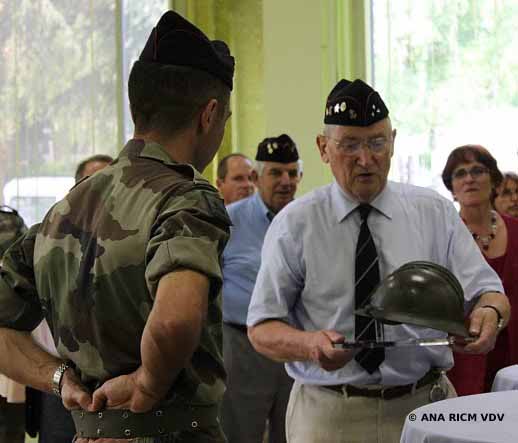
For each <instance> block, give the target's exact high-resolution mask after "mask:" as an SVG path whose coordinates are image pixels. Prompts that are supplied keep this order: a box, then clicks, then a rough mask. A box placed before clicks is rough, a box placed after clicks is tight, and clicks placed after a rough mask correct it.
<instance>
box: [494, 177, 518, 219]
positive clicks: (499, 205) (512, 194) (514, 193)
mask: <svg viewBox="0 0 518 443" xmlns="http://www.w3.org/2000/svg"><path fill="white" fill-rule="evenodd" d="M494 206H495V209H496V210H497V211H498V212H499V213H500V214H504V215H508V216H509V217H518V175H517V174H515V173H514V172H506V173H504V179H503V180H502V183H501V185H500V186H499V187H498V188H497V189H496V197H495V204H494Z"/></svg>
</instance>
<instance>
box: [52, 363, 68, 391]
mask: <svg viewBox="0 0 518 443" xmlns="http://www.w3.org/2000/svg"><path fill="white" fill-rule="evenodd" d="M71 367H72V363H71V362H69V361H64V362H63V363H61V364H60V365H59V366H58V368H57V369H56V370H55V372H54V375H53V376H52V392H53V393H54V394H56V395H57V396H58V397H61V384H62V382H63V375H64V374H65V371H66V370H67V369H68V368H71Z"/></svg>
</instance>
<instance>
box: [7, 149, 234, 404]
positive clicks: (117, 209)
mask: <svg viewBox="0 0 518 443" xmlns="http://www.w3.org/2000/svg"><path fill="white" fill-rule="evenodd" d="M229 224H230V220H229V219H228V216H227V213H226V210H225V207H224V205H223V201H222V200H221V199H220V197H219V195H218V193H217V191H216V190H215V189H214V188H213V187H212V186H211V185H210V184H209V183H208V182H207V181H206V180H205V179H204V178H203V177H202V176H201V175H200V174H199V173H198V172H197V171H196V170H195V169H194V168H193V167H191V166H190V165H186V164H178V163H175V162H173V161H172V160H171V159H170V158H169V156H168V154H167V153H166V152H165V151H164V150H163V148H162V147H161V146H159V145H158V144H154V143H147V144H146V143H144V141H142V140H131V141H130V142H129V143H128V144H127V145H126V147H125V148H124V150H123V151H122V152H121V154H120V155H119V157H118V158H117V159H116V160H115V162H113V163H112V164H111V165H110V166H108V167H106V168H105V169H103V170H102V171H100V172H98V173H97V174H95V175H93V176H92V177H90V178H88V179H85V180H83V181H81V182H79V183H78V184H77V185H76V186H75V187H74V188H72V190H71V191H70V192H69V194H68V195H67V196H66V197H65V198H64V199H63V200H62V201H60V202H58V203H57V204H56V205H54V206H53V208H52V209H51V210H50V211H49V212H48V214H47V215H46V216H45V219H44V220H43V222H42V223H41V224H40V225H35V226H33V227H32V228H31V229H30V230H29V232H28V233H27V234H26V235H25V236H24V237H23V238H22V239H21V240H19V241H18V242H17V243H16V244H15V245H14V246H13V247H12V248H11V249H10V250H9V252H8V254H6V256H5V257H4V267H3V270H2V276H1V277H2V278H1V279H0V326H6V327H10V328H14V329H19V330H32V329H33V328H35V327H36V326H37V325H38V323H39V322H40V321H41V319H42V318H43V317H45V318H46V319H47V321H48V323H49V326H50V328H51V331H52V335H53V337H54V341H55V343H56V347H57V349H58V352H59V353H60V355H61V356H62V357H64V358H66V359H69V360H72V361H73V362H74V363H75V365H76V367H77V369H78V371H79V373H80V375H81V377H82V380H83V381H84V382H85V383H87V385H89V386H91V387H92V388H93V387H95V385H96V384H99V383H101V382H103V381H104V380H107V379H109V378H112V377H114V376H117V375H120V374H125V373H129V372H131V371H133V370H135V369H136V368H137V367H138V366H139V365H140V363H141V359H140V341H141V336H142V332H143V329H144V326H145V323H146V320H147V318H148V315H149V312H150V310H151V307H152V304H153V298H154V296H155V293H156V290H157V286H158V282H159V280H160V278H161V277H162V276H164V275H165V274H167V273H169V272H172V271H174V270H175V269H178V268H188V269H192V270H196V271H199V272H201V273H203V274H205V275H207V276H208V277H209V279H210V282H211V284H210V294H209V307H208V313H207V320H206V322H205V324H204V325H203V330H202V334H201V340H200V344H199V346H198V348H197V350H196V351H195V352H194V354H193V357H192V359H191V361H190V365H189V366H188V367H186V368H185V369H184V370H182V371H181V373H180V375H179V376H178V378H177V379H176V381H175V383H174V385H173V386H172V388H171V395H170V396H169V397H168V398H169V399H170V398H171V397H173V396H175V397H176V396H179V397H180V398H182V399H184V400H185V401H187V402H193V403H197V404H213V403H215V402H217V401H219V399H220V396H221V395H222V393H223V389H224V384H223V379H224V376H225V372H224V369H223V364H222V356H221V310H220V289H221V282H222V277H221V267H220V257H221V253H222V251H223V248H224V246H225V244H226V242H227V240H228V232H229ZM173 394H174V395H173Z"/></svg>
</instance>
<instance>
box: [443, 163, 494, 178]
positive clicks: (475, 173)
mask: <svg viewBox="0 0 518 443" xmlns="http://www.w3.org/2000/svg"><path fill="white" fill-rule="evenodd" d="M488 172H489V169H487V168H485V167H483V166H473V167H472V168H471V169H466V168H460V169H457V170H456V171H455V172H454V173H453V174H452V175H451V178H452V179H457V180H462V179H463V178H464V177H466V176H467V175H468V174H469V175H470V176H471V177H472V178H474V179H477V178H479V177H480V176H482V175H483V174H487V173H488Z"/></svg>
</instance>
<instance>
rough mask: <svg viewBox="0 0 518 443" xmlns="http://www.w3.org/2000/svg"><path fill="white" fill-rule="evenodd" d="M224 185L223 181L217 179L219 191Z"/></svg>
mask: <svg viewBox="0 0 518 443" xmlns="http://www.w3.org/2000/svg"><path fill="white" fill-rule="evenodd" d="M222 184H223V180H221V179H220V178H217V179H216V187H217V188H218V189H220V188H221V185H222Z"/></svg>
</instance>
